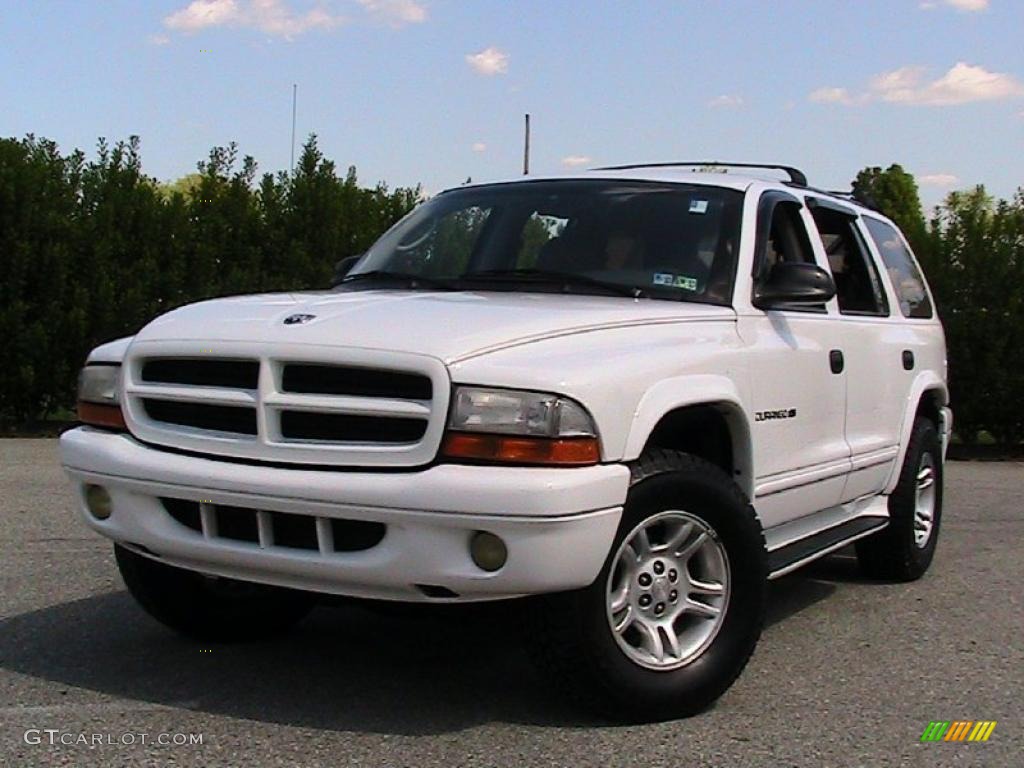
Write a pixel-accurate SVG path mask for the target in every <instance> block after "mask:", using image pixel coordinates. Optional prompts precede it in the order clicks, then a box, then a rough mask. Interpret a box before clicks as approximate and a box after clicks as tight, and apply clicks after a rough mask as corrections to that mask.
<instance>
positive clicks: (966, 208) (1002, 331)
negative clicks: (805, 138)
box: [853, 165, 1024, 447]
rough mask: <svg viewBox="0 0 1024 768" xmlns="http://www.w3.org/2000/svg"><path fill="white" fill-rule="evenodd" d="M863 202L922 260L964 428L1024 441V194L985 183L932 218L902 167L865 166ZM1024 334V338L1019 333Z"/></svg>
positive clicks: (961, 431)
mask: <svg viewBox="0 0 1024 768" xmlns="http://www.w3.org/2000/svg"><path fill="white" fill-rule="evenodd" d="M853 191H854V195H855V196H856V197H858V198H860V199H861V200H862V201H864V202H866V203H868V204H869V205H872V206H874V207H876V208H877V209H878V210H880V211H881V212H883V213H885V214H886V215H888V216H889V217H890V218H892V219H893V221H895V222H896V223H897V224H898V225H899V227H900V229H902V230H903V232H904V233H905V234H906V236H907V239H908V240H909V241H910V244H911V246H912V247H913V249H914V253H915V254H916V255H917V258H918V260H919V261H920V262H921V266H922V268H923V269H924V272H925V275H926V277H927V278H928V283H929V285H930V286H931V289H932V293H933V294H934V296H935V300H936V304H937V305H938V311H939V316H940V317H941V318H942V322H943V325H944V327H945V330H946V346H947V352H948V354H947V359H948V363H949V386H950V397H951V399H952V405H953V410H954V413H955V415H954V421H955V431H956V434H957V435H958V436H959V438H960V439H961V440H962V441H963V442H964V443H965V444H968V445H972V444H974V443H976V442H977V441H978V439H979V436H982V435H983V434H986V435H987V436H990V438H991V439H992V441H994V442H995V443H996V444H997V445H999V446H1003V447H1010V446H1012V447H1017V446H1020V445H1021V443H1022V442H1024V410H1022V409H1021V408H1020V407H1019V403H1020V402H1021V401H1022V399H1024V338H1022V337H1024V188H1021V189H1018V190H1017V193H1016V195H1014V197H1013V199H1011V200H997V199H995V198H994V197H993V196H992V195H990V194H989V193H988V192H987V191H986V190H985V187H984V186H981V185H978V186H975V187H972V188H970V189H966V190H962V191H957V192H951V193H950V194H949V195H947V196H946V199H945V200H944V201H943V202H942V203H941V204H940V205H938V206H937V207H936V208H935V210H934V212H933V213H932V215H931V216H930V217H926V216H925V215H924V213H923V211H922V208H921V201H920V198H919V195H918V188H917V183H916V182H915V180H914V177H913V176H912V175H910V174H909V173H907V172H906V171H905V170H904V169H903V168H901V167H900V166H899V165H892V166H890V167H888V168H886V169H884V170H883V169H881V168H877V167H876V168H865V169H864V170H862V171H861V172H860V173H859V174H858V175H857V178H856V179H855V180H854V182H853ZM1018 334H1020V335H1018Z"/></svg>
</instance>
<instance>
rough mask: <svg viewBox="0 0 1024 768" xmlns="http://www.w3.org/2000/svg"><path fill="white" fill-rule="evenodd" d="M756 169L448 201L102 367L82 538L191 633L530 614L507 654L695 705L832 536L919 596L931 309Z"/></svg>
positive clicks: (853, 223) (882, 250)
mask: <svg viewBox="0 0 1024 768" xmlns="http://www.w3.org/2000/svg"><path fill="white" fill-rule="evenodd" d="M761 168H766V169H772V168H773V167H772V166H761ZM774 169H775V170H773V171H771V173H759V172H752V171H749V170H743V169H740V170H741V173H737V172H736V171H737V167H734V166H729V167H724V166H720V165H718V166H716V168H715V169H714V172H707V171H704V172H701V171H699V170H695V166H692V165H688V164H666V165H658V166H650V165H647V166H629V167H618V168H606V169H600V170H597V171H590V172H586V173H582V174H578V175H575V176H572V177H569V178H565V177H560V178H551V179H535V178H527V179H522V180H518V181H513V182H508V183H500V184H483V185H472V186H463V187H459V188H457V189H453V190H450V191H447V192H444V193H442V194H439V195H437V196H436V197H434V198H432V199H431V200H430V201H428V202H426V203H424V204H423V205H421V206H419V207H418V208H417V209H416V210H415V211H413V212H412V213H411V214H410V215H409V216H407V217H406V218H405V219H403V220H402V221H401V222H399V223H398V224H397V225H395V226H394V227H393V228H392V229H391V230H390V231H388V232H387V233H386V234H385V235H384V236H383V237H381V239H380V240H379V241H378V242H377V243H376V244H375V245H374V246H373V248H371V249H370V250H369V251H368V252H367V253H366V254H365V255H364V256H362V257H361V258H359V259H358V260H357V261H356V263H354V264H347V265H345V266H346V267H348V269H347V274H344V276H342V277H339V278H338V280H337V285H335V286H334V288H332V289H331V290H329V291H316V292H308V293H280V294H269V295H259V296H245V297H237V298H225V299H217V300H213V301H205V302H201V303H198V304H193V305H190V306H186V307H182V308H180V309H177V310H174V311H173V312H169V313H168V314H166V315H163V316H161V317H158V318H157V319H155V320H153V321H152V322H151V323H150V324H149V325H147V326H146V327H145V328H143V329H142V330H141V331H140V332H139V333H138V334H137V335H135V336H134V337H132V338H128V339H122V340H119V341H116V342H112V343H109V344H106V345H104V346H101V347H99V348H97V349H96V350H94V351H93V353H92V354H91V355H90V356H89V359H88V361H87V364H86V366H85V368H84V369H83V371H82V376H81V381H80V391H79V401H80V402H79V409H80V418H81V420H82V422H84V424H85V425H84V426H82V427H79V428H77V429H74V430H72V431H70V432H66V433H65V434H64V435H63V436H62V437H61V441H60V448H61V457H62V461H63V464H64V466H65V467H66V469H67V472H68V474H69V475H70V476H71V478H72V480H73V483H74V487H75V489H76V495H77V498H78V499H79V500H80V506H81V512H82V514H83V516H84V518H85V520H86V522H87V523H88V524H89V525H90V526H91V527H92V528H93V529H95V530H96V531H98V532H99V533H101V534H103V535H104V536H107V537H109V538H110V539H112V540H113V541H114V542H115V551H116V554H117V562H118V565H119V566H120V569H121V572H122V574H123V576H124V579H125V582H126V584H127V585H128V588H129V589H130V590H131V592H132V594H133V595H134V596H135V597H136V598H137V600H138V601H139V603H141V604H142V606H143V607H144V608H145V609H146V610H147V611H149V612H150V613H151V614H152V615H154V616H155V617H156V618H158V619H159V620H161V621H162V622H164V623H165V624H167V625H169V626H171V627H173V628H174V629H176V630H179V631H182V632H185V633H187V634H190V635H193V636H197V637H202V638H205V639H211V638H212V639H223V640H228V639H238V638H242V637H247V636H253V635H254V634H263V633H267V632H271V631H274V630H280V629H282V628H284V627H286V626H288V625H290V624H292V623H294V622H296V621H298V620H299V619H300V618H301V617H302V616H303V615H304V614H305V613H306V611H308V610H309V608H310V606H311V605H312V604H313V602H314V598H315V596H316V595H317V594H318V593H321V594H322V593H329V594H338V595H348V596H354V597H364V598H374V599H382V600H392V601H406V602H437V603H445V602H460V601H481V600H495V599H501V598H513V597H520V596H526V595H535V596H537V597H534V598H532V599H531V600H529V601H527V602H526V603H525V604H524V606H525V607H526V608H527V609H528V610H527V615H528V617H529V620H528V621H527V622H524V623H525V624H527V625H528V631H527V632H526V633H525V635H526V637H527V640H528V642H529V645H530V646H531V648H532V650H533V651H534V652H535V655H536V656H537V658H538V659H539V661H540V663H542V664H544V665H546V668H547V669H548V670H549V671H550V673H551V674H552V675H556V676H557V679H558V680H559V681H561V683H562V684H564V686H565V687H566V688H568V689H571V690H573V691H575V692H577V693H579V694H581V695H582V696H584V697H585V698H586V700H587V701H588V702H590V703H591V704H593V705H596V706H599V707H601V708H602V709H603V710H604V711H606V712H610V713H611V714H612V715H613V716H616V717H628V718H638V717H639V718H665V717H671V716H676V715H680V714H686V713H691V712H695V711H698V710H700V709H701V708H703V707H705V706H706V705H708V704H709V703H710V702H711V701H713V700H714V699H715V698H717V697H718V696H720V695H721V694H722V693H723V692H724V691H725V690H726V688H728V686H729V685H730V684H731V683H732V681H733V680H734V679H735V678H736V677H737V675H738V674H739V673H740V671H741V670H742V668H743V666H744V665H745V664H746V662H747V659H748V658H749V656H750V654H751V652H752V651H753V649H754V646H755V644H756V642H757V639H758V636H759V634H760V632H761V626H762V621H763V617H764V611H765V601H766V581H767V580H768V579H771V578H774V577H777V576H780V575H782V574H785V573H788V572H790V571H792V570H793V569H795V568H798V567H799V566H801V565H803V564H805V563H808V562H810V561H812V560H814V559H815V558H818V557H821V556H822V555H824V554H827V553H829V552H832V551H834V550H836V549H838V548H840V547H842V546H844V545H846V544H849V543H851V542H854V541H856V542H857V555H858V557H859V560H860V562H861V564H862V565H863V567H864V569H865V570H866V571H867V572H868V573H869V574H871V575H873V576H879V577H885V578H895V579H915V578H917V577H919V576H921V575H922V574H923V573H924V571H925V570H926V569H927V567H928V565H929V563H930V562H931V559H932V556H933V553H934V551H935V544H936V540H937V538H938V531H939V521H940V514H941V508H942V472H943V461H944V456H945V450H946V445H947V443H948V439H949V435H950V427H951V421H952V417H951V412H950V410H949V408H948V407H947V404H948V393H947V386H946V370H945V368H946V363H945V347H944V339H943V332H942V326H941V325H940V323H939V320H938V318H937V317H936V316H935V312H934V310H933V306H932V301H931V298H930V295H929V291H928V287H927V285H926V283H925V281H924V279H923V277H922V275H921V272H920V270H919V268H918V266H917V264H916V262H915V260H914V257H913V256H912V254H911V252H910V249H909V247H908V246H907V243H906V241H905V240H904V238H903V237H902V235H901V234H900V232H899V231H898V230H897V228H896V227H895V226H894V225H893V224H892V222H890V221H889V220H887V219H886V218H885V217H884V216H881V215H879V214H878V213H876V212H874V211H872V210H869V209H866V208H864V207H862V206H861V205H859V204H857V203H855V202H853V201H851V200H850V199H847V198H845V197H843V196H840V195H837V194H834V193H827V192H822V191H820V190H817V189H814V188H812V187H809V186H807V182H806V179H805V178H804V176H803V174H801V173H800V172H799V171H796V170H795V169H791V168H786V167H783V166H776V167H774ZM780 170H781V171H783V172H784V173H786V174H787V175H788V180H786V181H772V180H770V179H769V180H766V179H764V178H759V177H758V176H761V177H764V176H771V175H772V174H773V173H775V172H777V171H780ZM744 174H747V175H744ZM342 271H343V272H345V270H344V269H343V270H342Z"/></svg>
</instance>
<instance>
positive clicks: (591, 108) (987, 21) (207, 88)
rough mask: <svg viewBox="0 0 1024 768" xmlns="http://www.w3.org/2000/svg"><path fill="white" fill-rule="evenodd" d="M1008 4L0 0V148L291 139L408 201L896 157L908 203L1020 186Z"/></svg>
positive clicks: (172, 148) (275, 145)
mask: <svg viewBox="0 0 1024 768" xmlns="http://www.w3.org/2000/svg"><path fill="white" fill-rule="evenodd" d="M1022 41H1024V2H1021V0H923V1H922V0H885V1H882V0H878V1H876V0H859V1H858V2H848V1H846V0H817V1H816V2H810V1H807V2H797V1H796V0H772V2H740V1H738V0H737V1H736V2H726V1H724V0H723V1H720V2H713V1H711V0H704V1H700V2H699V1H698V0H659V1H658V2H655V1H653V0H651V1H650V2H645V1H639V0H633V1H630V2H621V1H620V2H605V1H604V0H594V1H592V2H582V1H579V2H577V0H515V2H512V1H510V0H506V1H504V2H502V1H499V0H319V1H317V0H312V1H311V0H194V1H193V0H159V1H156V0H147V1H146V2H138V1H134V2H129V1H127V0H102V2H101V1H100V0H96V1H94V2H86V1H85V0H66V1H63V2H57V1H54V0H33V1H32V2H22V1H21V0H3V2H2V3H0V135H4V136H22V135H24V134H26V133H28V132H34V133H35V134H37V135H41V136H46V137H49V138H53V139H55V140H57V141H58V142H59V143H60V145H61V146H62V148H64V149H70V148H73V147H82V148H84V149H87V150H90V151H91V150H92V148H93V147H94V146H95V142H96V139H97V137H99V136H106V137H108V138H111V139H117V138H123V137H127V136H128V135H130V134H133V133H134V134H138V135H140V136H141V137H142V149H143V161H144V166H145V169H146V171H147V172H148V173H150V174H152V175H154V176H156V177H158V178H160V179H171V178H176V177H178V176H181V175H183V174H185V173H189V172H191V171H192V170H194V167H195V163H196V161H197V160H199V159H201V158H203V157H204V156H205V155H206V153H207V152H208V150H209V148H210V147H211V146H213V145H214V144H224V143H227V142H229V141H232V140H234V141H237V142H238V144H239V146H240V149H241V151H242V152H243V153H247V154H251V155H253V156H254V157H255V158H256V159H257V161H258V162H259V164H260V168H261V170H279V169H282V168H287V167H288V162H289V150H290V132H291V91H292V84H293V83H297V84H298V86H299V100H298V133H299V136H300V139H301V138H302V137H303V136H305V135H306V134H308V133H310V132H316V133H317V134H318V135H319V137H320V143H321V147H322V148H323V150H324V152H325V153H326V155H327V156H328V157H330V158H332V159H334V160H336V161H337V162H338V164H339V165H340V166H342V167H344V166H347V165H348V164H355V165H356V166H357V167H358V169H359V175H360V179H361V180H362V181H363V182H365V183H373V182H375V181H377V180H384V181H386V182H388V183H389V184H391V185H398V184H402V185H407V184H415V183H418V182H421V183H423V185H424V187H425V188H426V189H427V190H428V191H438V190H440V189H443V188H445V187H448V186H452V185H456V184H458V183H460V182H462V181H464V180H465V179H466V177H467V176H472V177H473V179H474V180H477V181H479V180H486V179H490V178H501V177H507V176H510V175H514V174H516V173H517V172H518V171H519V169H520V166H521V163H522V160H521V155H522V116H523V113H524V112H530V113H531V114H532V120H533V161H532V167H533V169H534V170H535V171H537V172H559V171H562V170H565V169H567V168H571V167H574V166H575V165H582V166H588V165H594V164H604V163H622V162H631V161H656V160H675V159H684V160H689V159H732V160H761V161H778V162H788V163H792V164H795V165H798V166H800V167H802V168H803V169H804V170H805V171H807V173H808V175H809V176H810V178H811V181H812V183H814V184H817V185H820V186H827V187H846V186H847V185H848V183H849V180H850V179H851V178H852V176H853V175H854V174H855V173H856V171H857V170H858V169H859V168H861V167H863V166H865V165H888V164H889V163H891V162H900V163H902V164H903V165H904V166H905V167H906V168H907V169H908V170H910V171H911V172H913V173H914V174H915V175H917V176H918V178H919V180H920V182H921V184H922V193H923V196H924V199H925V202H926V203H927V204H931V203H934V202H936V201H938V200H939V199H940V198H941V197H942V196H943V195H944V194H945V193H946V192H947V191H948V190H949V189H953V188H956V187H963V186H967V185H972V184H975V183H984V184H986V185H987V186H988V187H989V189H990V190H991V191H992V192H993V193H995V194H997V195H1000V196H1004V197H1005V196H1009V195H1011V194H1013V191H1014V190H1015V189H1016V188H1017V187H1018V186H1021V185H1024V43H1022Z"/></svg>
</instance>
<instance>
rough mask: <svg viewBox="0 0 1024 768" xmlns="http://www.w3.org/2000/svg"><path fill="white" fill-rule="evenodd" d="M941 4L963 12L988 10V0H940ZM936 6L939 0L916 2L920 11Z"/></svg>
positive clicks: (932, 8) (930, 9) (929, 9)
mask: <svg viewBox="0 0 1024 768" xmlns="http://www.w3.org/2000/svg"><path fill="white" fill-rule="evenodd" d="M942 4H943V5H948V6H949V7H950V8H954V9H956V10H958V11H962V12H965V13H977V12H978V11H985V10H988V4H989V0H942ZM938 7H939V0H921V2H920V3H918V8H920V9H921V10H922V11H932V10H935V9H936V8H938Z"/></svg>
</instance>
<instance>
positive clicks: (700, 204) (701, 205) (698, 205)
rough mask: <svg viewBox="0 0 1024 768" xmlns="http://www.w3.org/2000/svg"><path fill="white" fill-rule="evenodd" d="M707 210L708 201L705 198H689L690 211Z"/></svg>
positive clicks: (700, 211)
mask: <svg viewBox="0 0 1024 768" xmlns="http://www.w3.org/2000/svg"><path fill="white" fill-rule="evenodd" d="M707 212H708V201H707V200H691V201H690V213H707Z"/></svg>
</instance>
